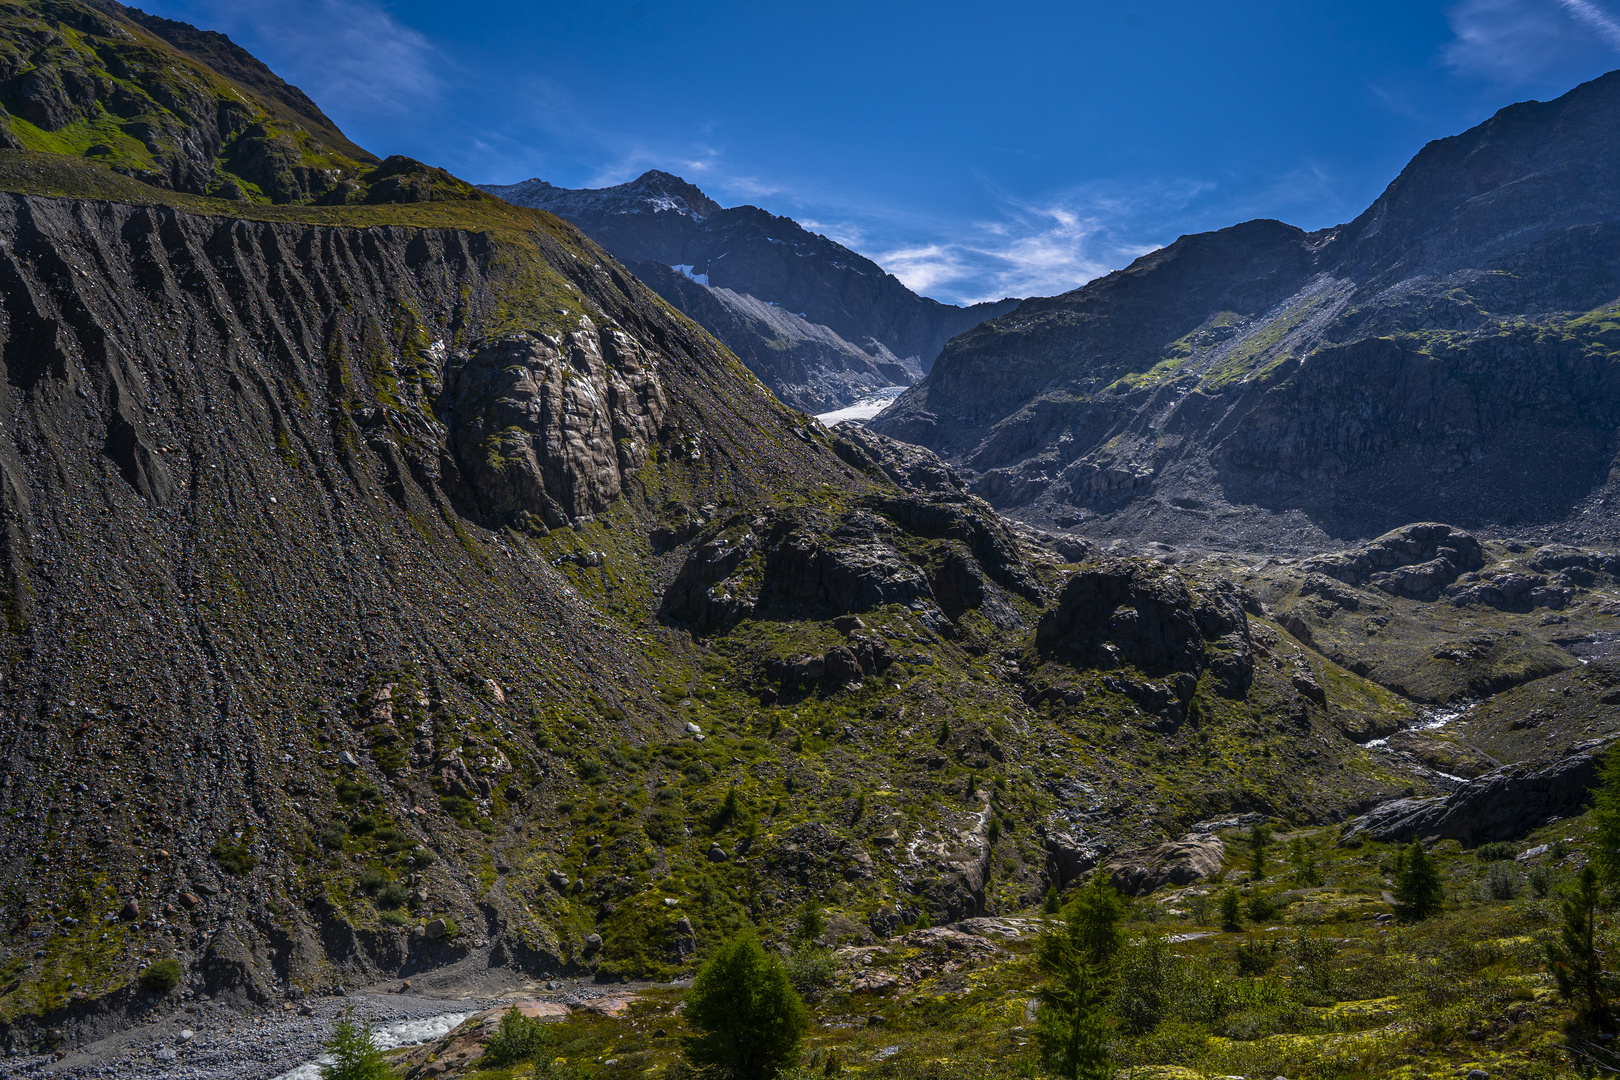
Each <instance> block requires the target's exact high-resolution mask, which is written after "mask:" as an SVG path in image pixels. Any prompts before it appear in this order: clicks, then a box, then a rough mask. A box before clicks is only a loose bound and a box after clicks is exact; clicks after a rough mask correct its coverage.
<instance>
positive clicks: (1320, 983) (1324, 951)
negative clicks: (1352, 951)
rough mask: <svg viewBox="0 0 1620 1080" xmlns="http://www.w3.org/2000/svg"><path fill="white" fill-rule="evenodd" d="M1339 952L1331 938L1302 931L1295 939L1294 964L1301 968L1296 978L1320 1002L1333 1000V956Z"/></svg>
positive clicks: (1334, 975) (1334, 974)
mask: <svg viewBox="0 0 1620 1080" xmlns="http://www.w3.org/2000/svg"><path fill="white" fill-rule="evenodd" d="M1335 952H1337V949H1336V947H1335V946H1334V944H1333V941H1332V939H1331V938H1325V937H1322V936H1321V935H1319V934H1308V933H1306V932H1305V931H1303V930H1301V931H1300V932H1299V936H1298V937H1296V938H1295V939H1294V943H1293V953H1294V963H1295V964H1297V965H1298V966H1299V972H1298V975H1297V976H1296V981H1298V982H1299V983H1300V984H1301V985H1303V986H1304V988H1305V989H1306V990H1307V991H1308V992H1309V993H1311V994H1312V995H1314V996H1315V997H1316V998H1318V999H1319V1000H1324V1003H1325V999H1331V997H1332V994H1333V983H1334V979H1335V977H1336V973H1335V972H1334V970H1333V955H1334V953H1335Z"/></svg>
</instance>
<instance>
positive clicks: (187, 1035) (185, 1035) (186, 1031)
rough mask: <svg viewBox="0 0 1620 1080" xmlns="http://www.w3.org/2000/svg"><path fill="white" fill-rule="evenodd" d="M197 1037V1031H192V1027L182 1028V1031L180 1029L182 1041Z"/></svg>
mask: <svg viewBox="0 0 1620 1080" xmlns="http://www.w3.org/2000/svg"><path fill="white" fill-rule="evenodd" d="M196 1037H197V1033H196V1032H195V1031H192V1030H191V1029H190V1028H182V1029H181V1031H180V1041H181V1042H190V1041H191V1040H192V1039H195V1038H196Z"/></svg>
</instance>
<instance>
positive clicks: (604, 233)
mask: <svg viewBox="0 0 1620 1080" xmlns="http://www.w3.org/2000/svg"><path fill="white" fill-rule="evenodd" d="M484 190H485V191H488V192H491V193H492V194H495V195H499V196H500V197H501V198H503V199H506V200H507V201H508V202H511V203H514V204H516V205H518V206H532V207H536V208H538V209H541V210H549V211H551V212H552V213H554V214H557V215H558V216H560V217H563V218H565V219H567V220H568V221H571V222H573V223H574V224H575V225H578V226H579V227H580V228H581V229H583V230H584V231H585V233H586V234H587V235H588V236H590V237H591V238H592V239H593V240H595V241H597V243H599V244H601V245H602V246H603V247H605V248H607V250H608V251H609V252H611V253H612V254H613V255H614V256H615V257H616V258H618V259H619V260H621V261H622V262H624V263H625V265H627V266H630V267H632V268H637V273H638V274H645V275H646V277H647V279H648V281H649V284H651V285H652V286H653V287H654V288H655V289H657V290H658V292H659V293H660V294H661V295H663V296H664V298H665V299H667V300H669V301H670V303H672V304H674V305H675V306H676V307H678V308H680V309H681V310H682V311H684V312H685V313H686V314H687V315H689V316H691V317H692V318H693V319H694V320H695V321H696V322H697V323H698V324H699V325H701V326H703V328H704V329H706V330H708V331H709V332H710V333H712V334H714V335H715V336H716V337H718V338H719V339H720V340H721V341H724V342H725V343H726V344H727V345H728V346H731V347H732V348H733V349H735V350H736V351H737V354H738V356H740V357H741V358H742V359H743V361H744V362H745V363H747V364H748V365H749V367H750V369H751V370H753V371H754V372H755V373H756V374H758V375H759V376H760V378H761V379H762V380H763V381H764V382H765V384H766V385H767V386H769V387H770V388H771V389H772V390H773V391H775V392H776V394H777V395H778V396H779V397H781V398H782V400H784V401H788V402H790V403H792V404H794V405H797V406H799V407H801V408H806V409H809V410H811V411H827V410H830V409H833V408H836V407H838V406H840V405H846V404H849V403H850V402H851V401H853V400H855V399H856V398H857V397H859V396H861V395H862V394H863V393H866V392H869V391H870V390H872V389H875V388H876V387H877V386H882V385H909V384H911V383H912V382H914V381H916V379H918V378H919V377H921V375H922V374H923V373H925V372H927V371H928V370H929V369H930V368H931V367H932V366H933V363H934V357H936V356H937V355H939V350H940V348H941V347H942V346H943V345H944V344H945V342H947V341H948V340H950V339H951V338H952V337H954V336H955V335H957V334H959V333H961V332H962V331H963V330H966V329H967V328H969V327H971V326H974V325H975V324H977V323H979V322H982V321H983V320H985V319H988V318H991V317H993V316H995V315H1000V314H1003V313H1004V312H1006V311H1009V310H1011V308H1012V307H1013V306H1015V305H1016V303H1017V301H1015V300H1002V301H998V302H996V303H993V304H975V305H973V306H971V307H966V308H959V307H952V306H950V305H948V304H941V303H939V302H938V301H936V300H930V299H928V298H927V297H922V296H918V295H916V294H915V293H913V292H912V291H911V290H909V289H907V288H906V287H905V286H904V285H902V284H901V283H900V282H899V281H898V280H897V279H896V278H895V277H894V276H893V275H892V274H887V273H884V271H883V269H882V268H881V267H879V266H878V265H877V264H876V263H874V262H872V261H871V260H870V259H867V258H865V257H864V256H861V255H857V254H856V253H855V252H853V251H850V250H849V249H848V248H846V247H843V246H842V245H840V244H837V243H834V242H833V241H831V240H829V239H827V238H826V237H825V236H819V235H817V234H815V233H811V232H808V231H807V230H805V229H804V228H802V227H801V226H800V225H799V224H798V223H797V222H794V221H792V220H790V219H788V218H784V217H776V216H774V215H772V214H769V213H767V212H765V211H764V210H761V209H759V208H758V207H753V206H739V207H734V208H731V209H723V208H721V207H720V206H719V205H718V204H717V203H715V202H714V200H712V199H710V198H709V197H708V196H707V195H705V194H703V192H701V191H699V190H698V189H697V188H696V187H694V186H693V185H691V184H688V183H687V182H686V181H684V180H682V179H681V178H679V177H677V176H671V175H670V174H668V173H664V172H657V171H652V172H648V173H644V174H643V175H642V176H640V177H638V178H636V179H635V180H632V181H630V182H629V183H626V184H620V185H618V186H617V187H610V188H600V189H587V190H573V189H568V188H559V187H553V186H552V185H551V184H548V183H546V182H545V181H543V180H526V181H523V182H522V183H519V184H486V185H484ZM648 263H655V264H657V265H656V266H655V267H649V266H647V265H646V264H648ZM770 309H775V311H774V312H773V311H771V310H770ZM879 380H884V381H879ZM874 384H875V385H874Z"/></svg>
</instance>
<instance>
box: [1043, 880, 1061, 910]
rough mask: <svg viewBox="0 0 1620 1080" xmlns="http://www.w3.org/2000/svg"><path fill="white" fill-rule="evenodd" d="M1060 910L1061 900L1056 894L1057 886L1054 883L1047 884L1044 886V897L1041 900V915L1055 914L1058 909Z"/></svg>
mask: <svg viewBox="0 0 1620 1080" xmlns="http://www.w3.org/2000/svg"><path fill="white" fill-rule="evenodd" d="M1062 910H1063V900H1062V898H1061V897H1059V896H1058V891H1057V886H1056V885H1048V886H1047V887H1046V899H1044V900H1042V901H1041V914H1042V915H1056V914H1057V913H1058V912H1059V911H1062Z"/></svg>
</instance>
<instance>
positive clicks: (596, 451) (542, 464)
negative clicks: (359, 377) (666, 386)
mask: <svg viewBox="0 0 1620 1080" xmlns="http://www.w3.org/2000/svg"><path fill="white" fill-rule="evenodd" d="M447 382H448V384H449V385H448V386H447V393H446V398H447V399H448V402H449V403H450V406H451V410H452V411H451V416H452V420H451V423H452V425H453V427H452V432H453V437H454V442H455V447H456V450H457V455H458V457H459V459H460V460H461V462H462V464H463V467H464V469H465V475H466V477H467V480H468V481H469V483H470V484H471V485H472V487H473V489H474V491H475V493H476V495H477V498H478V503H479V505H480V507H482V509H483V510H484V513H485V515H486V516H487V517H488V518H489V519H490V521H491V523H503V524H513V525H518V526H524V525H531V526H534V525H541V524H543V525H544V526H546V527H547V528H553V529H555V528H561V527H563V526H566V525H571V524H574V523H576V522H578V521H581V520H582V519H583V520H589V518H590V517H591V516H592V515H594V514H596V513H598V512H599V511H601V510H604V509H606V507H607V505H608V504H609V503H611V502H612V501H613V500H614V499H616V498H618V497H619V493H620V492H621V491H622V490H623V487H624V479H625V477H626V476H627V475H628V474H630V473H632V472H634V471H635V470H636V469H637V468H639V467H640V466H641V465H643V464H645V463H646V460H647V454H648V450H649V448H650V447H651V446H652V445H654V444H655V443H656V442H657V438H658V429H659V425H660V424H661V423H662V421H663V416H664V409H665V401H664V391H663V388H662V386H661V385H660V384H659V381H658V376H657V364H656V361H655V360H654V359H653V358H652V357H650V356H649V355H648V354H647V352H646V351H645V350H644V349H643V348H642V347H641V345H640V344H639V343H638V342H637V341H636V340H635V339H634V338H632V337H631V336H630V335H629V334H627V333H625V332H624V331H622V330H618V329H615V328H609V329H606V330H603V331H597V329H596V328H595V326H594V325H592V324H591V323H590V322H589V320H586V321H585V325H584V326H583V327H582V328H581V329H580V330H576V331H574V332H572V333H570V334H568V335H567V336H566V337H564V338H557V339H548V338H544V337H538V336H534V335H528V334H524V335H519V336H516V337H509V338H504V339H502V340H499V341H496V342H493V343H492V344H490V345H488V346H486V347H484V348H482V349H480V350H478V352H476V353H474V354H473V355H472V357H471V358H470V359H468V360H467V362H466V363H465V364H464V365H462V366H461V367H460V368H459V369H458V370H455V371H454V373H453V374H452V375H451V377H450V378H449V379H448V380H447ZM542 531H543V530H542Z"/></svg>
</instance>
